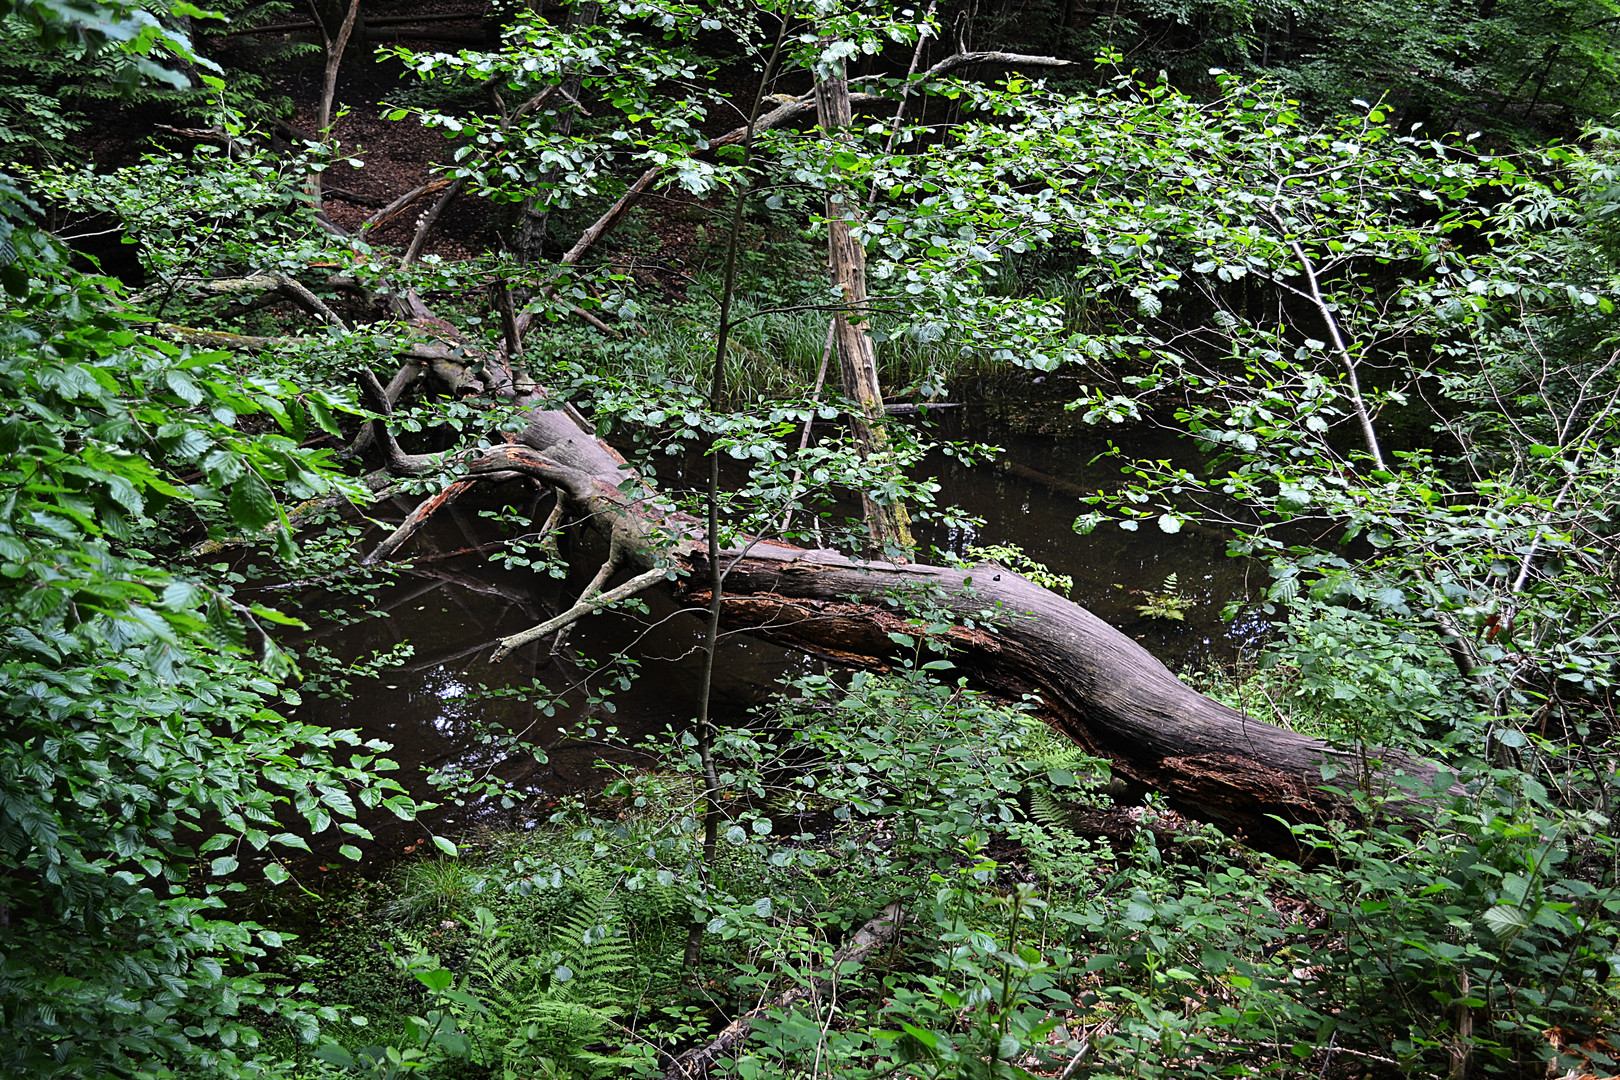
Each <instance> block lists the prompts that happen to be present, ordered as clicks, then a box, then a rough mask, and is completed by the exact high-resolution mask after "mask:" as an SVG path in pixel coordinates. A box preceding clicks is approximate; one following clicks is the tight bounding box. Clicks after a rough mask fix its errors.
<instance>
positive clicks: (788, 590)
mask: <svg viewBox="0 0 1620 1080" xmlns="http://www.w3.org/2000/svg"><path fill="white" fill-rule="evenodd" d="M529 403H530V404H531V406H532V407H534V408H536V410H537V411H535V412H534V413H533V414H532V415H531V418H530V421H529V423H528V426H527V427H526V428H525V429H524V430H523V431H522V432H521V433H520V434H519V435H517V436H516V437H515V439H514V441H513V442H511V443H508V444H505V445H501V446H496V447H492V448H490V449H488V450H487V451H483V452H481V453H479V454H477V455H476V456H474V457H472V458H470V459H468V461H467V467H466V471H465V473H464V476H466V477H478V476H490V477H495V476H500V477H511V476H513V475H526V476H530V477H533V478H534V479H537V480H539V481H541V482H543V483H545V484H548V485H550V486H551V487H553V488H554V489H555V490H557V492H558V494H559V498H560V499H561V500H562V501H563V503H564V504H565V505H566V507H567V511H568V516H569V517H570V518H571V519H573V520H589V521H590V522H592V524H593V525H594V526H595V527H596V528H598V529H599V530H601V531H602V532H603V534H604V535H605V536H607V537H608V538H609V540H610V545H611V554H610V556H609V562H610V563H611V564H612V565H613V566H614V567H616V568H618V569H619V570H621V571H631V572H634V573H643V572H645V571H647V570H650V569H652V568H655V567H659V566H670V567H673V568H675V569H678V570H682V571H685V576H684V578H682V580H681V582H680V583H679V584H678V585H677V589H678V590H679V591H680V594H681V598H682V600H683V601H685V602H688V603H690V604H692V605H693V606H694V607H698V606H706V605H707V603H708V601H709V593H708V589H707V582H708V581H709V567H708V561H707V559H708V557H707V554H706V550H705V549H706V544H705V543H703V540H702V538H703V531H702V525H701V523H700V522H697V521H695V520H693V519H691V518H688V517H685V516H682V515H677V514H674V513H673V512H671V511H670V510H669V508H668V507H667V506H665V505H664V504H663V503H661V502H660V501H659V500H658V499H657V498H656V496H655V495H654V493H653V492H652V491H651V490H650V489H648V488H645V487H641V486H639V485H638V484H637V483H636V482H635V480H634V474H633V473H630V472H628V471H627V470H628V467H627V466H626V464H625V462H624V459H623V458H622V457H620V456H619V455H618V453H616V452H615V451H613V449H612V448H611V447H608V446H607V445H606V444H605V443H602V442H601V441H599V440H598V439H597V438H595V436H594V434H593V433H592V432H590V431H589V430H587V428H586V425H585V423H584V421H583V420H582V418H580V417H579V414H578V413H577V412H576V411H574V410H571V409H547V408H545V407H544V405H545V402H544V400H543V399H541V398H531V399H530V401H529ZM627 481H628V482H627ZM458 482H459V481H458ZM388 543H390V541H384V544H385V545H387V544H388ZM720 559H721V563H722V570H723V572H724V574H725V586H724V592H723V596H722V604H721V612H722V618H723V621H724V625H725V626H726V627H727V628H728V629H746V630H750V631H752V632H754V633H756V634H758V635H760V636H761V637H764V638H767V639H769V640H771V641H774V642H777V643H779V644H783V645H787V646H790V647H793V648H796V649H799V650H802V651H805V652H808V653H811V654H814V655H818V656H821V657H824V658H826V659H828V660H831V661H834V662H836V663H840V664H847V665H851V666H860V667H866V668H874V669H883V668H885V667H886V666H888V665H890V664H892V663H894V662H895V659H896V658H895V655H894V654H895V648H896V647H895V645H894V643H893V641H892V639H891V638H890V637H889V635H890V634H891V633H894V632H901V633H907V634H911V635H916V634H917V633H918V628H917V620H916V619H914V618H912V617H910V616H908V614H907V613H906V610H905V606H906V605H911V606H912V607H913V609H915V610H917V611H918V612H919V616H918V617H919V618H921V619H926V620H933V619H935V618H937V617H938V616H939V615H942V614H943V615H948V616H950V617H951V618H953V619H955V620H957V621H959V622H960V624H961V625H960V626H959V627H958V628H957V629H954V630H952V631H950V632H949V634H948V635H946V638H947V643H948V645H949V646H951V648H952V653H951V659H952V660H953V661H954V663H955V664H956V666H957V667H958V668H959V669H960V670H961V671H962V672H963V673H964V674H966V675H967V676H968V677H969V678H971V679H972V680H973V681H974V682H975V683H977V684H978V685H981V686H983V687H986V688H988V689H991V690H994V691H996V692H998V693H1000V694H1003V695H1006V696H1008V697H1010V698H1013V699H1015V700H1017V699H1019V698H1020V697H1021V696H1022V695H1026V694H1029V695H1036V696H1038V698H1039V701H1040V703H1041V704H1040V708H1041V715H1042V716H1043V717H1044V718H1045V719H1046V720H1047V721H1048V722H1050V723H1052V724H1053V725H1054V726H1055V727H1057V728H1059V729H1060V730H1062V731H1063V732H1064V733H1066V734H1067V735H1069V736H1070V737H1071V738H1073V739H1074V740H1075V741H1076V742H1078V743H1080V744H1081V745H1083V746H1085V747H1087V748H1089V749H1091V750H1092V751H1094V752H1096V753H1098V754H1100V755H1102V756H1105V757H1107V758H1108V759H1109V760H1110V761H1112V763H1113V767H1114V769H1115V770H1116V771H1117V772H1118V773H1119V774H1120V775H1122V776H1124V777H1126V778H1128V779H1130V780H1133V781H1137V782H1139V783H1142V784H1146V785H1148V786H1150V787H1153V788H1156V789H1158V790H1160V791H1162V792H1164V793H1165V795H1166V796H1168V798H1169V800H1170V802H1171V805H1173V806H1175V807H1176V808H1177V809H1179V810H1181V811H1182V812H1184V813H1186V814H1188V815H1189V816H1192V817H1196V818H1198V819H1200V820H1204V821H1210V822H1213V823H1215V824H1217V825H1219V826H1221V827H1222V828H1223V829H1225V830H1226V831H1227V832H1229V833H1231V834H1234V835H1236V836H1239V837H1241V838H1242V839H1243V840H1245V841H1246V842H1247V843H1249V844H1251V845H1254V846H1256V847H1261V848H1265V849H1267V850H1271V851H1276V852H1279V853H1283V854H1292V853H1294V852H1295V851H1296V845H1295V844H1294V841H1293V837H1292V835H1291V833H1290V832H1289V830H1288V828H1287V827H1286V825H1284V824H1281V823H1279V821H1277V820H1275V819H1277V818H1280V819H1282V821H1283V822H1299V823H1314V822H1322V821H1326V820H1329V819H1332V818H1336V817H1343V816H1345V814H1346V812H1347V811H1346V808H1345V807H1344V806H1343V805H1342V802H1341V800H1339V799H1337V798H1335V797H1333V796H1331V795H1330V794H1328V793H1327V792H1324V791H1322V790H1321V784H1322V770H1323V766H1324V765H1328V766H1332V767H1333V768H1335V769H1337V770H1338V771H1339V772H1340V773H1343V774H1348V775H1346V776H1345V778H1344V780H1342V781H1340V782H1341V783H1343V784H1346V785H1351V786H1353V785H1354V784H1355V782H1356V779H1357V777H1356V774H1357V773H1358V771H1359V770H1360V769H1361V768H1362V766H1363V764H1364V763H1365V762H1371V763H1372V764H1373V765H1375V766H1376V768H1377V770H1378V771H1379V772H1380V773H1382V774H1384V775H1388V774H1391V773H1394V772H1403V773H1406V774H1408V775H1412V776H1415V777H1419V778H1421V779H1422V780H1423V782H1424V783H1426V784H1427V783H1429V782H1432V780H1433V779H1434V777H1435V775H1436V770H1435V769H1434V768H1433V767H1432V766H1430V765H1428V764H1426V763H1424V762H1422V761H1420V760H1418V759H1416V758H1414V757H1411V756H1410V755H1407V754H1404V753H1401V752H1396V751H1382V752H1380V751H1370V752H1369V753H1368V755H1366V758H1365V759H1364V758H1363V756H1362V755H1359V754H1356V753H1353V752H1350V751H1345V750H1340V749H1336V748H1334V747H1332V746H1330V745H1329V744H1327V743H1325V742H1324V741H1322V740H1320V739H1315V738H1311V737H1309V736H1306V735H1302V734H1300V733H1298V732H1295V731H1290V730H1287V729H1285V728H1279V727H1276V726H1274V725H1271V724H1268V723H1265V722H1264V721H1261V720H1258V719H1255V718H1253V717H1250V716H1247V715H1245V714H1243V713H1241V712H1238V711H1237V710H1235V709H1231V708H1228V707H1227V706H1225V705H1222V704H1221V703H1219V702H1217V701H1214V700H1213V699H1211V698H1208V697H1205V696H1204V695H1202V694H1199V693H1198V692H1196V691H1194V690H1193V689H1192V688H1190V687H1188V686H1187V685H1186V684H1185V683H1183V682H1181V680H1179V679H1177V678H1176V676H1175V675H1174V674H1172V673H1171V671H1170V670H1169V669H1168V668H1166V667H1165V666H1164V664H1162V663H1161V662H1160V661H1159V660H1158V659H1156V658H1155V657H1154V656H1153V655H1152V654H1151V653H1149V652H1148V651H1147V650H1146V649H1144V648H1142V646H1140V645H1138V644H1137V643H1136V642H1135V641H1133V640H1132V639H1130V638H1129V637H1126V636H1125V635H1124V634H1122V633H1120V632H1119V631H1118V630H1115V629H1114V628H1113V627H1111V626H1109V625H1108V624H1107V623H1105V622H1104V621H1103V620H1102V619H1100V618H1098V617H1097V616H1095V615H1093V614H1092V613H1091V612H1089V611H1087V610H1086V609H1085V608H1082V607H1080V606H1079V605H1078V604H1074V603H1071V602H1070V601H1068V600H1065V599H1063V598H1062V597H1060V596H1058V595H1056V594H1055V593H1052V592H1050V591H1048V590H1046V589H1043V588H1041V587H1040V586H1038V585H1036V584H1034V583H1033V582H1031V581H1029V580H1027V579H1026V578H1023V577H1020V576H1019V575H1017V574H1015V573H1013V572H1012V571H1010V570H1007V569H1004V568H1002V567H1000V566H997V565H994V564H980V565H978V566H974V567H971V568H968V569H955V568H950V567H937V566H929V565H926V564H919V563H909V564H897V563H888V562H863V561H858V560H854V559H850V558H849V557H847V556H844V555H842V554H840V553H838V552H835V551H826V550H807V549H803V548H797V547H793V546H790V545H788V544H785V543H781V542H776V541H770V540H759V541H755V542H753V543H752V544H750V545H749V546H748V547H747V548H746V549H743V550H738V551H729V552H728V551H723V552H722V553H721V555H720ZM895 600H899V601H900V603H901V605H902V606H901V607H896V606H894V604H893V603H892V601H895Z"/></svg>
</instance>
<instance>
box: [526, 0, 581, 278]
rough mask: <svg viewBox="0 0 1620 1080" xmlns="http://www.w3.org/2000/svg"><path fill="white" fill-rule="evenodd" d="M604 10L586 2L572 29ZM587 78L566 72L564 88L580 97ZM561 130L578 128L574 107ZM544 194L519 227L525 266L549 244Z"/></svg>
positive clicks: (531, 202) (529, 205)
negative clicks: (580, 89) (580, 91)
mask: <svg viewBox="0 0 1620 1080" xmlns="http://www.w3.org/2000/svg"><path fill="white" fill-rule="evenodd" d="M600 12H601V5H600V4H582V5H581V6H580V7H578V8H576V9H575V11H574V15H573V17H572V18H571V19H570V20H569V24H568V28H569V30H570V31H574V30H582V29H584V28H586V27H588V26H591V25H593V24H594V23H595V22H596V17H597V15H598V14H599V13H600ZM583 81H584V78H583V76H582V75H580V74H579V73H578V72H574V73H571V74H569V75H566V76H564V78H563V81H562V92H563V93H564V94H565V95H567V97H568V98H569V99H571V100H572V99H578V97H579V88H580V86H581V85H582V83H583ZM556 130H557V134H559V135H561V136H563V137H564V138H567V137H568V135H569V133H571V132H572V131H573V130H574V110H565V111H564V112H563V114H562V116H560V117H558V119H557V128H556ZM540 200H541V196H539V195H531V196H529V197H528V198H527V199H525V200H524V201H523V222H522V224H521V225H520V226H519V227H518V242H517V257H518V262H519V263H521V264H522V265H524V266H532V265H534V264H535V263H537V262H539V261H540V258H541V255H542V253H543V251H544V249H545V246H546V228H547V226H548V224H549V223H550V220H551V202H550V200H549V199H548V200H546V202H545V203H544V205H542V204H541V201H540Z"/></svg>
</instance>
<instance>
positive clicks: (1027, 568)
mask: <svg viewBox="0 0 1620 1080" xmlns="http://www.w3.org/2000/svg"><path fill="white" fill-rule="evenodd" d="M962 554H963V556H964V558H965V559H966V560H967V565H972V564H973V563H974V562H989V563H995V564H996V565H997V566H1004V567H1006V568H1007V569H1008V570H1011V571H1012V572H1013V573H1015V574H1022V575H1023V576H1024V577H1027V578H1029V580H1031V581H1033V582H1034V583H1035V584H1037V585H1039V586H1040V587H1041V588H1043V589H1051V590H1052V591H1053V592H1055V593H1057V594H1058V595H1060V596H1067V595H1069V590H1070V589H1072V588H1074V578H1072V577H1070V576H1069V575H1067V574H1056V573H1053V572H1052V571H1051V570H1050V569H1048V568H1047V566H1046V564H1045V563H1041V562H1037V561H1036V560H1034V559H1032V558H1030V557H1029V554H1028V553H1027V552H1026V551H1024V549H1023V548H1021V547H1019V546H1018V545H1017V544H987V545H977V544H975V545H972V546H970V547H968V549H967V550H966V551H964V552H963V553H962Z"/></svg>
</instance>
